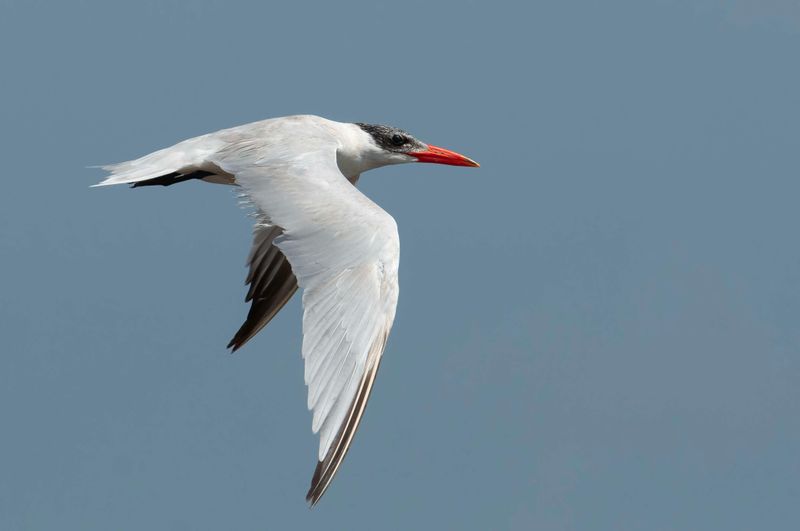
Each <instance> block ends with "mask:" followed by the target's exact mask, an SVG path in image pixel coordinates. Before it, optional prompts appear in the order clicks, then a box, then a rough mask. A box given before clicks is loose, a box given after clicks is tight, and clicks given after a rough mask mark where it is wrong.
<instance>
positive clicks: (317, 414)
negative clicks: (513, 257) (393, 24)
mask: <svg viewBox="0 0 800 531" xmlns="http://www.w3.org/2000/svg"><path fill="white" fill-rule="evenodd" d="M406 162H431V163H437V164H450V165H454V166H478V163H476V162H474V161H473V160H471V159H469V158H467V157H465V156H463V155H459V154H458V153H455V152H453V151H449V150H447V149H442V148H439V147H436V146H432V145H429V144H425V143H423V142H421V141H419V140H417V139H416V138H414V137H413V136H411V135H410V134H408V133H406V132H405V131H403V130H401V129H397V128H395V127H389V126H385V125H372V124H365V123H341V122H334V121H331V120H327V119H325V118H321V117H319V116H311V115H302V116H287V117H283V118H273V119H269V120H263V121H259V122H254V123H250V124H246V125H241V126H238V127H233V128H230V129H223V130H221V131H217V132H215V133H210V134H206V135H202V136H198V137H195V138H190V139H188V140H184V141H183V142H179V143H177V144H175V145H174V146H171V147H168V148H165V149H161V150H159V151H155V152H153V153H150V154H149V155H145V156H143V157H141V158H138V159H135V160H131V161H128V162H121V163H119V164H113V165H110V166H103V169H104V170H106V171H108V172H109V173H110V174H109V175H108V176H107V178H106V179H105V180H104V181H102V182H100V183H99V184H96V185H95V186H106V185H112V184H130V185H131V186H132V187H133V188H138V187H142V186H155V185H161V186H171V185H173V184H177V183H180V182H184V181H188V180H194V179H199V180H202V181H206V182H212V183H218V184H229V185H235V186H238V187H240V189H241V190H242V192H243V196H244V197H245V199H246V200H247V202H248V203H250V204H251V205H252V206H253V208H254V211H255V212H254V214H255V217H256V224H255V228H254V236H253V244H252V247H251V250H250V255H249V257H248V259H247V266H248V267H249V273H248V275H247V281H246V282H247V285H249V290H248V292H247V296H246V299H245V301H246V302H247V301H249V302H250V310H249V312H248V314H247V319H246V320H245V322H244V324H242V326H241V328H239V330H238V332H236V334H235V335H234V336H233V339H231V341H230V343H229V344H228V347H229V348H231V349H232V350H233V351H236V350H237V349H239V348H241V347H242V346H243V345H244V344H245V343H247V341H248V340H249V339H250V338H252V337H253V336H254V335H255V334H256V333H258V332H259V331H260V330H261V329H262V328H263V327H264V326H266V325H267V323H269V322H270V320H271V319H272V318H273V317H274V316H275V314H277V313H278V312H279V311H280V309H281V308H283V306H284V305H285V304H286V303H287V302H288V301H289V299H290V298H291V297H292V295H293V294H294V293H295V291H297V288H298V287H300V288H303V297H302V300H303V344H302V355H303V359H304V360H305V383H306V385H307V386H308V408H309V410H311V411H313V421H312V430H313V432H314V433H319V439H320V441H319V453H318V462H317V466H316V469H315V471H314V475H313V478H312V480H311V488H310V489H309V491H308V493H307V495H306V500H307V501H308V503H309V504H310V505H311V506H312V507H313V506H314V505H315V504H316V503H317V502H318V501H319V499H320V497H322V495H323V494H324V493H325V491H326V489H327V488H328V486H329V485H330V482H331V480H332V479H333V476H334V475H335V474H336V471H337V470H338V468H339V465H341V463H342V460H343V459H344V456H345V454H346V453H347V450H348V448H349V446H350V443H351V442H352V440H353V435H354V434H355V432H356V430H357V428H358V425H359V422H360V420H361V416H362V414H363V413H364V408H365V407H366V405H367V399H368V398H369V394H370V391H371V390H372V385H373V383H374V381H375V375H376V373H377V371H378V365H379V364H380V360H381V356H382V355H383V351H384V348H385V347H386V339H387V337H388V336H389V331H390V330H391V328H392V322H393V321H394V316H395V308H396V306H397V296H398V291H399V287H398V283H397V269H398V263H399V258H400V241H399V238H398V235H397V225H396V224H395V221H394V219H393V218H392V217H391V216H390V215H389V214H387V213H386V212H385V211H384V210H382V209H381V208H380V207H379V206H378V205H376V204H375V203H373V202H372V201H371V200H370V199H369V198H367V197H366V196H365V195H364V194H362V193H361V192H360V191H359V190H358V189H357V188H356V187H355V186H354V185H355V184H356V182H357V181H358V179H359V176H360V175H361V174H362V173H363V172H365V171H367V170H371V169H374V168H378V167H381V166H387V165H389V164H402V163H406Z"/></svg>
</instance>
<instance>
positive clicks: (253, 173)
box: [213, 129, 400, 505]
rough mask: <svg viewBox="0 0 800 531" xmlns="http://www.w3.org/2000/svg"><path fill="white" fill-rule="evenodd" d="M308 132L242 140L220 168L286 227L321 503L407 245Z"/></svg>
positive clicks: (352, 424) (371, 375) (327, 141)
mask: <svg viewBox="0 0 800 531" xmlns="http://www.w3.org/2000/svg"><path fill="white" fill-rule="evenodd" d="M298 133H300V132H298ZM301 133H302V134H296V135H291V134H290V135H287V136H286V137H284V138H283V139H281V141H280V142H279V143H275V144H271V145H266V144H265V143H264V142H263V141H262V140H259V139H258V138H256V137H253V136H251V135H245V136H241V137H239V136H236V135H234V136H231V137H230V138H227V139H226V145H225V147H224V148H223V149H221V150H220V151H219V152H218V153H217V154H216V155H215V156H214V159H215V160H213V162H214V163H215V164H218V165H219V166H220V167H221V168H222V169H224V170H225V171H226V172H228V173H230V174H232V175H234V176H235V179H236V183H237V184H239V185H240V186H241V187H242V189H243V190H244V193H245V195H246V197H247V198H248V199H249V200H250V202H252V203H253V204H254V206H256V207H257V208H258V210H259V211H260V212H261V213H263V215H264V216H265V218H264V222H265V223H266V224H268V225H267V226H271V227H279V228H280V230H281V231H282V233H281V234H280V235H278V236H275V237H274V239H273V240H272V242H273V244H274V245H275V246H276V247H277V248H278V249H279V250H280V251H281V252H282V253H283V254H284V255H285V256H286V258H287V260H288V261H289V263H290V264H291V269H292V270H293V271H294V274H295V275H296V277H297V282H298V284H299V285H300V287H302V288H303V308H304V313H303V348H302V352H303V358H304V359H305V381H306V384H307V385H308V407H309V409H311V410H313V423H312V429H313V431H314V432H315V433H317V432H318V433H319V436H320V446H319V454H318V457H319V462H318V464H317V468H316V470H315V473H314V477H313V479H312V483H311V488H310V490H309V491H308V494H307V496H306V499H307V500H308V501H309V502H310V503H311V504H312V505H313V504H314V503H316V502H317V500H319V498H320V497H321V496H322V494H323V493H324V492H325V490H326V489H327V487H328V485H329V484H330V481H331V479H332V478H333V476H334V474H335V473H336V470H337V469H338V467H339V465H340V464H341V462H342V459H344V456H345V454H346V453H347V449H348V447H349V446H350V443H351V441H352V439H353V435H354V434H355V431H356V429H357V428H358V424H359V421H360V420H361V415H362V414H363V412H364V408H365V406H366V403H367V398H368V397H369V394H370V391H371V389H372V384H373V382H374V379H375V375H376V373H377V370H378V365H379V362H380V359H381V356H382V354H383V350H384V347H385V345H386V338H387V336H388V335H389V331H390V329H391V326H392V322H393V321H394V314H395V308H396V306H397V294H398V284H397V267H398V261H399V249H400V247H399V238H398V235H397V226H396V224H395V222H394V219H392V217H391V216H389V215H388V214H387V213H386V212H384V211H383V210H382V209H381V208H380V207H378V206H377V205H376V204H375V203H373V202H372V201H371V200H369V199H368V198H367V197H366V196H364V195H363V194H362V193H361V192H359V191H358V190H357V189H356V188H355V187H354V186H352V185H351V184H350V183H349V182H348V181H347V180H346V179H345V177H344V176H343V175H342V174H341V172H340V171H339V168H338V167H337V164H336V148H337V147H338V143H337V142H336V141H335V139H334V138H333V137H332V136H330V135H327V134H325V133H324V132H319V134H311V135H309V131H307V130H305V129H304V130H303V131H302V132H301ZM272 140H273V141H274V139H272ZM264 230H273V229H267V228H266V226H265V229H264Z"/></svg>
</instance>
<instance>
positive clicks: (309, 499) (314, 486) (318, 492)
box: [306, 461, 326, 509]
mask: <svg viewBox="0 0 800 531" xmlns="http://www.w3.org/2000/svg"><path fill="white" fill-rule="evenodd" d="M322 472H323V461H317V468H315V469H314V477H313V478H311V487H310V488H309V489H308V492H306V503H308V508H309V509H313V508H314V506H315V505H316V504H317V502H318V501H319V500H320V498H322V495H323V494H324V493H325V490H326V489H324V488H323V489H320V483H321V481H320V480H321V479H322Z"/></svg>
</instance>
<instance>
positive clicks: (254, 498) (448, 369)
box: [0, 0, 800, 531]
mask: <svg viewBox="0 0 800 531" xmlns="http://www.w3.org/2000/svg"><path fill="white" fill-rule="evenodd" d="M0 6H2V7H0V67H1V68H2V72H0V154H1V155H2V170H3V171H2V188H1V189H0V341H2V354H1V355H0V529H2V530H3V531H6V530H9V531H17V530H36V531H38V530H51V529H53V530H56V529H57V530H81V531H91V530H98V531H100V530H103V531H105V530H110V529H113V530H142V529H147V530H219V529H237V530H264V529H322V528H324V529H348V530H375V529H402V530H405V529H458V530H468V529H469V530H487V529H519V530H528V529H543V530H559V529H567V530H569V529H575V530H585V529H586V530H589V529H591V530H646V531H654V530H678V529H680V530H704V531H705V530H711V529H714V530H717V529H719V530H726V531H727V530H751V529H772V530H779V529H780V530H783V529H786V530H793V529H798V528H800V503H799V502H800V487H799V486H798V477H799V474H800V458H799V457H798V448H800V410H799V408H798V406H799V405H800V391H798V382H799V381H800V356H799V355H800V328H799V327H798V321H799V317H800V237H798V227H799V226H800V209H798V203H799V202H800V174H799V172H798V166H800V157H798V153H800V150H799V149H798V148H800V126H799V124H800V99H799V98H800V97H799V96H798V94H800V69H798V55H799V53H800V7H799V6H798V4H797V3H796V2H793V1H780V0H731V1H727V2H723V1H711V0H706V1H688V0H687V1H677V0H676V1H667V0H664V1H653V2H641V1H639V0H635V1H634V0H630V1H622V0H610V1H607V2H592V1H575V2H563V1H557V0H551V1H542V2H531V3H528V5H526V6H523V3H522V2H513V3H512V2H509V3H503V2H475V1H473V2H464V1H460V2H451V3H445V2H442V3H437V2H429V1H427V2H422V1H416V0H404V1H402V2H392V3H381V2H328V3H325V4H322V3H319V4H313V3H302V2H294V3H291V5H288V3H285V5H284V4H278V3H271V2H231V1H221V0H220V1H203V2H191V3H189V2H187V3H172V2H166V3H165V2H160V1H155V0H140V1H137V2H126V3H109V2H90V1H81V2H78V1H74V2H55V1H51V2H37V1H32V0H24V1H22V0H18V1H9V0H3V1H2V2H0ZM293 113H316V114H321V115H324V116H327V117H329V118H333V119H337V120H342V121H366V122H377V123H381V122H383V123H390V124H393V125H397V126H400V127H403V128H406V129H408V130H410V131H411V132H412V133H414V134H416V135H417V136H419V137H420V138H422V139H424V140H426V141H428V142H431V143H434V144H437V145H442V146H444V147H449V148H452V149H455V150H457V151H461V152H463V153H465V154H467V155H469V156H470V157H473V158H475V159H476V160H478V161H480V162H481V163H482V167H481V168H480V169H479V170H471V169H464V168H451V167H443V166H430V165H427V166H426V165H410V166H401V167H392V168H385V169H382V170H378V171H375V172H373V173H371V174H367V175H366V176H365V177H364V178H363V179H362V185H363V189H364V190H365V192H366V193H368V194H369V195H370V196H371V197H373V198H374V199H375V200H376V201H377V202H378V203H379V204H381V205H382V206H383V207H384V208H385V209H386V210H387V211H389V212H390V213H391V214H392V215H394V217H395V218H396V219H397V221H398V224H399V226H400V233H401V239H402V248H403V253H402V260H401V286H402V292H401V297H400V304H399V308H398V313H397V320H396V322H395V328H394V332H393V334H392V337H391V339H390V341H389V345H388V349H387V353H386V356H385V358H384V363H383V365H382V370H381V374H380V376H379V379H378V385H376V387H375V392H374V395H373V398H372V400H371V402H370V407H369V408H368V411H367V414H366V418H365V421H364V423H363V424H362V428H361V431H360V433H359V435H358V437H357V438H356V440H355V443H354V445H353V448H352V451H351V452H350V454H349V456H348V458H347V460H346V461H345V464H344V466H343V468H342V469H341V472H340V474H339V475H338V477H337V478H336V481H335V482H334V483H333V485H332V488H331V490H330V491H329V492H328V494H327V495H326V496H325V498H323V500H322V502H321V503H320V504H319V506H318V507H317V508H316V509H314V510H313V511H309V510H308V509H307V507H306V505H305V502H304V499H303V496H304V494H305V491H306V488H307V487H308V483H309V480H310V477H311V473H312V471H313V468H314V464H315V451H316V446H317V440H316V438H315V437H313V436H312V434H311V431H310V422H311V420H310V415H309V414H308V413H307V411H306V408H305V392H306V391H305V388H304V386H303V379H302V361H301V358H300V356H299V348H300V332H301V330H300V305H299V301H298V300H297V299H295V300H294V301H293V302H292V303H291V304H290V305H289V306H288V307H287V308H286V309H285V310H284V311H283V313H281V314H280V316H279V317H278V318H277V319H275V321H274V322H273V323H272V324H271V325H270V326H269V327H268V329H266V330H264V332H262V333H261V334H260V335H259V336H258V337H257V338H256V339H255V340H254V341H252V342H251V343H250V344H249V345H247V347H246V348H245V349H243V350H242V351H241V352H239V353H237V354H236V355H233V356H231V355H229V354H227V353H226V351H225V349H224V346H225V344H226V342H227V341H228V339H229V338H230V336H231V335H232V334H233V332H234V331H235V330H236V329H237V327H238V326H239V325H240V323H241V321H242V320H243V318H244V316H245V314H246V311H247V307H246V306H245V304H244V301H243V298H244V295H245V289H244V287H243V285H242V284H243V280H244V276H245V273H246V271H245V268H244V267H243V264H244V260H245V257H246V254H247V251H248V248H249V244H250V223H251V220H250V219H249V218H248V217H247V216H246V215H245V212H243V211H242V210H241V209H240V208H238V207H237V201H236V197H235V194H234V191H233V190H232V189H229V188H226V187H221V186H212V185H207V184H203V183H187V184H184V185H181V186H175V187H172V188H157V189H156V188H153V189H141V190H129V189H127V188H126V187H119V188H113V189H108V188H106V189H90V188H89V185H91V184H93V183H94V182H96V181H97V180H99V179H100V177H101V172H99V171H98V170H95V169H88V168H87V166H90V165H93V164H101V163H108V162H116V161H120V160H126V159H130V158H134V157H137V156H140V155H142V154H145V153H147V152H149V151H152V150H155V149H158V148H161V147H164V146H167V145H170V144H172V143H174V142H176V141H178V140H181V139H183V138H186V137H190V136H195V135H198V134H201V133H205V132H209V131H213V130H216V129H219V128H222V127H227V126H232V125H237V124H240V123H245V122H249V121H253V120H257V119H262V118H267V117H271V116H280V115H286V114H293Z"/></svg>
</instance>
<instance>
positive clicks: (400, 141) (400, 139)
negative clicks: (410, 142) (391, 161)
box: [392, 135, 407, 146]
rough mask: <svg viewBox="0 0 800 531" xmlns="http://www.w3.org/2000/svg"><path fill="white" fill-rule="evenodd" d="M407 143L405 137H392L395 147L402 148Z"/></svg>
mask: <svg viewBox="0 0 800 531" xmlns="http://www.w3.org/2000/svg"><path fill="white" fill-rule="evenodd" d="M406 142H407V140H406V137H404V136H403V135H392V144H394V145H395V146H402V145H403V144H405V143H406Z"/></svg>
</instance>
